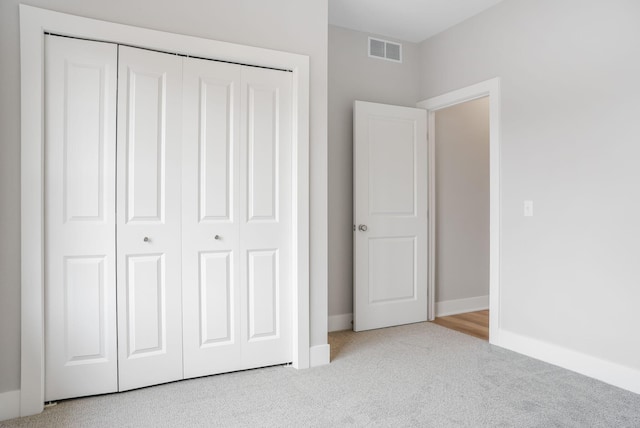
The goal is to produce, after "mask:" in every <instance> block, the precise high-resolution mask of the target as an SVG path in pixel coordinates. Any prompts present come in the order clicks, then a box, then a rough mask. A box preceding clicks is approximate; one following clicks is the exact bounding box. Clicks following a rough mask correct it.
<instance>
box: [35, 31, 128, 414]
mask: <svg viewBox="0 0 640 428" xmlns="http://www.w3.org/2000/svg"><path fill="white" fill-rule="evenodd" d="M45 44H46V49H45V52H46V58H45V69H46V73H45V76H46V77H45V165H44V169H45V180H44V181H45V191H44V194H45V201H44V203H45V217H44V219H45V220H44V221H45V224H44V230H45V236H44V242H45V293H44V296H45V302H44V312H45V400H47V401H50V400H57V399H64V398H69V397H78V396H82V395H93V394H99V393H105V392H114V391H117V390H118V371H117V370H118V367H117V335H116V277H115V272H116V269H115V266H116V246H115V244H116V243H115V240H114V236H115V233H116V218H115V204H116V197H115V194H116V193H115V192H116V190H115V182H116V180H115V179H116V177H115V171H116V168H115V165H116V84H117V80H116V79H117V63H118V62H117V61H118V56H117V46H116V45H114V44H108V43H97V42H88V41H84V40H75V39H69V38H62V37H52V36H45Z"/></svg>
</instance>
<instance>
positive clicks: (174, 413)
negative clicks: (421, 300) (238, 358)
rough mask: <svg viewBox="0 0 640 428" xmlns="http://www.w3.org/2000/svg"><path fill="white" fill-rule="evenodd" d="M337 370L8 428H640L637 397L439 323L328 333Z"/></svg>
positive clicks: (165, 390) (160, 395) (128, 398)
mask: <svg viewBox="0 0 640 428" xmlns="http://www.w3.org/2000/svg"><path fill="white" fill-rule="evenodd" d="M330 343H331V348H332V363H331V364H330V365H327V366H322V367H316V368H312V369H309V370H295V369H293V368H290V367H269V368H264V369H258V370H250V371H245V372H237V373H230V374H224V375H218V376H209V377H204V378H199V379H192V380H187V381H182V382H174V383H170V384H165V385H159V386H154V387H150V388H143V389H138V390H135V391H129V392H125V393H120V394H109V395H103V396H96V397H87V398H80V399H75V400H66V401H62V402H60V403H58V404H57V405H56V406H52V407H48V408H47V409H45V411H44V412H43V413H41V414H39V415H35V416H30V417H26V418H20V419H13V420H10V421H5V422H0V426H2V427H7V428H8V427H47V428H51V427H182V426H184V427H215V426H220V427H235V426H246V427H261V426H278V427H280V426H282V427H284V426H287V427H288V426H290V427H306V426H309V427H334V426H362V427H364V426H388V427H410V426H419V427H640V395H636V394H633V393H631V392H627V391H624V390H621V389H619V388H616V387H613V386H610V385H607V384H604V383H602V382H599V381H596V380H593V379H590V378H588V377H585V376H581V375H579V374H576V373H573V372H570V371H567V370H564V369H561V368H558V367H555V366H552V365H549V364H546V363H543V362H540V361H537V360H533V359H531V358H528V357H525V356H522V355H519V354H516V353H513V352H510V351H507V350H504V349H501V348H497V347H494V346H492V345H490V344H489V343H487V342H485V341H483V340H480V339H476V338H473V337H470V336H466V335H464V334H461V333H458V332H455V331H452V330H448V329H446V328H443V327H440V326H437V325H435V324H432V323H420V324H412V325H406V326H400V327H393V328H387V329H381V330H374V331H368V332H361V333H353V332H338V333H332V334H331V335H330Z"/></svg>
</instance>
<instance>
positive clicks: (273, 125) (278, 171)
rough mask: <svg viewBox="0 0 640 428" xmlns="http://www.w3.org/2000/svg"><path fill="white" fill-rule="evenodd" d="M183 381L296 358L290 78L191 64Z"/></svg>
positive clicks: (186, 105)
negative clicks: (292, 287) (292, 288)
mask: <svg viewBox="0 0 640 428" xmlns="http://www.w3.org/2000/svg"><path fill="white" fill-rule="evenodd" d="M183 90H184V101H183V111H184V114H183V117H184V121H183V126H184V128H183V135H184V138H183V161H184V164H185V165H190V167H189V168H184V169H183V182H182V188H183V199H182V207H183V220H182V221H183V227H182V249H183V256H182V257H183V259H182V262H183V271H182V275H183V299H184V311H183V319H184V336H183V340H184V343H183V346H184V371H185V377H195V376H202V375H207V374H213V373H221V372H227V371H232V370H240V369H248V368H254V367H260V366H267V365H272V364H280V363H285V362H289V361H291V352H292V350H291V339H292V337H291V322H292V319H291V269H292V266H291V264H290V260H291V240H292V233H291V221H292V218H291V216H292V205H291V203H292V202H291V194H292V192H291V184H292V183H291V174H292V170H291V131H290V130H291V108H292V106H291V73H287V72H283V71H277V70H266V69H260V68H255V67H246V66H240V65H235V64H225V63H220V62H214V61H207V60H200V59H192V58H187V59H185V60H184V86H183Z"/></svg>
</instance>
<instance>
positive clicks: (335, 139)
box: [329, 26, 420, 328]
mask: <svg viewBox="0 0 640 428" xmlns="http://www.w3.org/2000/svg"><path fill="white" fill-rule="evenodd" d="M368 36H375V35H372V34H367V33H362V32H358V31H352V30H348V29H344V28H340V27H333V26H330V27H329V225H330V226H329V316H330V319H331V318H334V319H335V317H338V316H340V315H345V314H347V315H346V316H344V317H342V318H338V319H342V320H343V321H342V324H340V323H339V324H338V328H351V327H350V324H349V321H350V318H349V317H350V314H351V313H352V312H353V257H352V256H353V231H352V225H353V102H354V101H355V100H361V101H371V102H377V103H385V104H395V105H402V106H409V107H415V105H416V102H417V101H418V95H419V66H420V62H419V52H418V47H417V45H416V44H413V43H409V42H404V41H400V40H392V41H397V42H400V43H402V45H403V62H402V63H401V64H400V63H395V62H391V61H384V60H380V59H376V58H369V57H368V54H367V37H368ZM383 38H384V37H383ZM384 39H386V40H390V39H388V38H384Z"/></svg>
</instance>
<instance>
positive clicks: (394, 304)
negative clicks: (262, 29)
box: [353, 101, 428, 331]
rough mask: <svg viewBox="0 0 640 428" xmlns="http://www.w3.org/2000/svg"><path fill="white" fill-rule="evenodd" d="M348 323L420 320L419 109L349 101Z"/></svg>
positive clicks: (423, 269) (422, 191)
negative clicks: (351, 314)
mask: <svg viewBox="0 0 640 428" xmlns="http://www.w3.org/2000/svg"><path fill="white" fill-rule="evenodd" d="M353 129H354V143H353V146H354V177H353V185H354V232H353V233H354V263H355V267H354V322H353V329H354V330H355V331H362V330H370V329H374V328H382V327H390V326H394V325H400V324H409V323H414V322H420V321H426V320H427V266H428V264H427V261H428V257H427V248H428V245H427V240H428V236H427V231H428V225H427V189H428V186H427V112H426V110H422V109H416V108H409V107H398V106H390V105H385V104H375V103H368V102H362V101H356V102H355V105H354V127H353Z"/></svg>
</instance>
